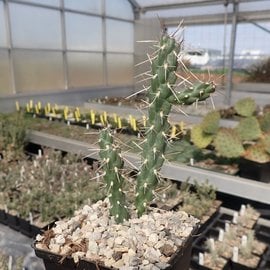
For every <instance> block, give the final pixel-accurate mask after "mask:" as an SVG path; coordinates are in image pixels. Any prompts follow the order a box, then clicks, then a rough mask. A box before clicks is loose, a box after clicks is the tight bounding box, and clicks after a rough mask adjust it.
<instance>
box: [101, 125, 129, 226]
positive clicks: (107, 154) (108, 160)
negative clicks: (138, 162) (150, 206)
mask: <svg viewBox="0 0 270 270" xmlns="http://www.w3.org/2000/svg"><path fill="white" fill-rule="evenodd" d="M99 146H100V152H99V155H100V157H101V159H102V161H103V163H104V165H103V166H104V180H105V182H106V187H107V192H108V197H109V200H110V204H111V209H110V214H111V215H112V216H114V217H115V220H116V222H117V223H120V222H123V221H124V220H127V219H128V218H129V213H128V209H127V206H126V201H125V194H124V192H123V190H122V189H123V183H124V179H123V176H122V175H121V171H122V169H123V166H124V162H123V160H122V157H121V151H120V148H119V147H117V146H115V145H114V144H113V138H112V135H111V133H110V131H109V129H108V128H106V129H103V130H102V131H101V133H100V139H99Z"/></svg>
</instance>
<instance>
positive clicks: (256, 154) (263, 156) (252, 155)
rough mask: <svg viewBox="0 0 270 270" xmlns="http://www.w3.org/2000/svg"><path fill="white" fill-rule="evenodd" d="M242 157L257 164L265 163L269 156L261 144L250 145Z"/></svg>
mask: <svg viewBox="0 0 270 270" xmlns="http://www.w3.org/2000/svg"><path fill="white" fill-rule="evenodd" d="M244 157H245V158H246V159H248V160H252V161H255V162H258V163H265V162H269V161H270V155H269V154H268V153H267V152H266V151H265V148H264V145H263V144H259V143H258V144H255V145H251V146H249V147H248V148H247V150H246V152H245V154H244Z"/></svg>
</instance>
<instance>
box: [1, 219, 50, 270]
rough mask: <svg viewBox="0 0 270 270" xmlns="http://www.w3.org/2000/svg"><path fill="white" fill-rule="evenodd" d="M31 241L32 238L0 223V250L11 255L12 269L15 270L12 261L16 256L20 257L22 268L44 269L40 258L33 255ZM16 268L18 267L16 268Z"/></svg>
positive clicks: (28, 269) (27, 269)
mask: <svg viewBox="0 0 270 270" xmlns="http://www.w3.org/2000/svg"><path fill="white" fill-rule="evenodd" d="M32 242H33V239H31V238H28V237H26V236H24V235H22V234H21V233H19V232H16V231H14V230H12V229H10V228H9V227H8V226H5V225H2V224H0V251H1V253H4V254H6V255H8V256H12V261H13V267H12V270H15V265H14V262H15V261H16V259H18V258H22V260H23V266H22V267H23V268H22V269H24V270H44V269H45V267H44V265H43V262H42V260H41V259H39V258H37V257H36V256H35V253H34V250H33V249H32V247H31V244H32ZM1 270H2V269H1ZM16 270H18V269H17V268H16Z"/></svg>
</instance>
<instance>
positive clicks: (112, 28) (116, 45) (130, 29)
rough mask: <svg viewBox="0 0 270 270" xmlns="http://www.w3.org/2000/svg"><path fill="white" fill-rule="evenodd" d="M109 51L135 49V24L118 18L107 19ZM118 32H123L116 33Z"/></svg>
mask: <svg viewBox="0 0 270 270" xmlns="http://www.w3.org/2000/svg"><path fill="white" fill-rule="evenodd" d="M106 31H107V36H106V42H107V51H111V52H130V53H133V51H134V26H133V24H132V23H127V22H123V21H116V20H106ZM116 33H121V34H120V35H116Z"/></svg>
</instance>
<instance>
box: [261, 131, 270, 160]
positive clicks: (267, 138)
mask: <svg viewBox="0 0 270 270" xmlns="http://www.w3.org/2000/svg"><path fill="white" fill-rule="evenodd" d="M261 141H262V144H263V146H264V150H265V151H266V152H267V153H268V154H269V155H270V133H267V134H265V135H264V136H263V138H262V140H261Z"/></svg>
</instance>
